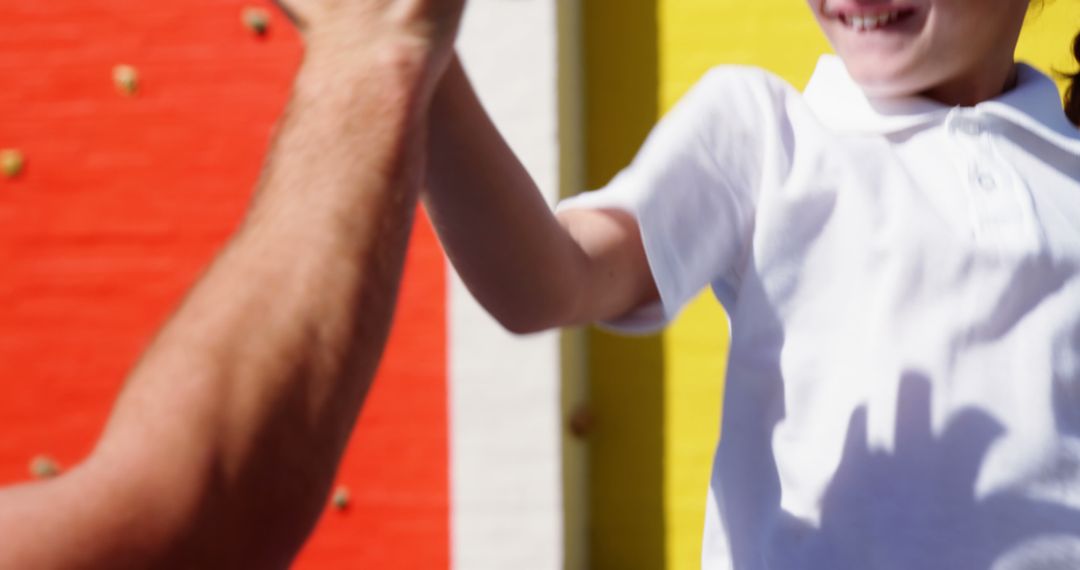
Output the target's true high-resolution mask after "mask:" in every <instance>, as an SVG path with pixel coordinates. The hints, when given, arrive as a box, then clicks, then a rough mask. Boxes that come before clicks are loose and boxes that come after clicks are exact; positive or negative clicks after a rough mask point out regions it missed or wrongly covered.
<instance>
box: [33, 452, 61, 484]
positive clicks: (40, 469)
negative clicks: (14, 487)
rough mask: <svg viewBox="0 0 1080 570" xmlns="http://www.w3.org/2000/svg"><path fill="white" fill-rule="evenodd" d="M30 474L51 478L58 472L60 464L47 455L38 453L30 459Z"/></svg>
mask: <svg viewBox="0 0 1080 570" xmlns="http://www.w3.org/2000/svg"><path fill="white" fill-rule="evenodd" d="M30 474H31V475H33V476H34V477H36V478H38V479H52V478H53V477H56V476H57V475H59V474H60V466H59V465H58V464H57V463H56V460H54V459H53V458H51V457H49V456H48V455H38V456H37V457H35V458H34V459H32V460H31V461H30Z"/></svg>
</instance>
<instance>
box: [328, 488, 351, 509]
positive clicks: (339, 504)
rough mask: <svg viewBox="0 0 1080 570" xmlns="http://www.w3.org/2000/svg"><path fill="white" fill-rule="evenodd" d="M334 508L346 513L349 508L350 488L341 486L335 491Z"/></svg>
mask: <svg viewBox="0 0 1080 570" xmlns="http://www.w3.org/2000/svg"><path fill="white" fill-rule="evenodd" d="M332 502H333V504H334V508H335V509H337V510H339V511H344V510H345V509H347V508H348V507H349V488H348V487H346V486H344V485H341V486H340V487H338V488H337V489H335V490H334V498H333V500H332Z"/></svg>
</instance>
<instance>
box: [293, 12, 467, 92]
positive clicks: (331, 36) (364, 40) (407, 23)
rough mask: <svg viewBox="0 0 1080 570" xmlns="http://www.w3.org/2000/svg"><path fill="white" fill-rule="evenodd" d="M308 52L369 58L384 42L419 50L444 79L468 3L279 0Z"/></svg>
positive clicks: (434, 73)
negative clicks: (324, 49) (443, 72)
mask: <svg viewBox="0 0 1080 570" xmlns="http://www.w3.org/2000/svg"><path fill="white" fill-rule="evenodd" d="M275 3H276V4H277V5H278V6H279V7H280V8H281V9H282V10H283V11H284V12H285V14H286V15H287V16H288V17H289V18H290V19H291V20H292V21H293V23H295V24H296V26H297V28H298V29H299V30H300V33H301V34H302V35H303V37H304V40H305V42H307V44H308V49H309V50H311V49H313V48H319V47H324V46H325V47H326V49H327V50H329V51H332V52H334V53H335V54H337V55H338V56H342V57H350V56H353V55H357V54H364V53H370V49H372V48H376V49H377V48H378V47H379V46H383V45H385V44H384V43H383V41H384V40H385V41H388V42H390V43H393V44H396V45H398V46H401V45H402V44H404V45H407V46H410V47H412V48H415V49H416V50H417V53H418V54H419V55H421V56H422V57H423V58H424V62H425V63H428V64H430V65H428V66H426V67H430V68H431V69H430V71H431V74H433V75H435V76H438V75H441V73H442V71H443V70H444V69H445V67H446V64H447V63H448V62H449V60H450V56H451V54H452V52H453V44H454V39H455V37H456V36H457V30H458V26H459V24H460V21H461V15H462V12H463V11H464V8H465V0H275Z"/></svg>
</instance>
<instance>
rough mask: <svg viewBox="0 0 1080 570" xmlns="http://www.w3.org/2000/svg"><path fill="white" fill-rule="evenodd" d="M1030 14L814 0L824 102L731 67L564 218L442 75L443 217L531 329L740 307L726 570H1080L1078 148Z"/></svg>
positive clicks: (458, 261) (1019, 5) (517, 319)
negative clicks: (1023, 58) (703, 296)
mask: <svg viewBox="0 0 1080 570" xmlns="http://www.w3.org/2000/svg"><path fill="white" fill-rule="evenodd" d="M1028 5H1029V0H993V1H992V2H987V1H986V0H915V1H912V2H894V1H891V0H880V1H874V2H871V1H868V0H811V1H810V7H811V8H812V9H813V11H814V13H815V15H816V16H817V19H818V22H819V24H820V25H821V27H822V29H823V31H824V32H825V34H826V35H827V36H828V37H829V40H830V41H831V43H832V45H833V46H834V48H835V49H836V51H837V53H838V54H839V58H836V57H826V58H823V59H822V61H821V63H820V65H819V67H818V69H817V71H816V72H815V74H814V77H813V79H812V80H811V82H810V85H809V86H808V88H807V89H806V92H805V94H800V93H798V92H796V91H795V90H794V89H792V88H791V87H790V86H788V85H786V84H785V83H783V82H782V81H781V80H779V79H778V78H776V77H774V76H772V75H770V74H768V73H766V72H764V71H760V70H756V69H750V68H740V67H721V68H717V69H716V70H714V71H712V72H710V73H709V74H708V75H706V76H705V77H704V78H703V79H702V80H701V81H700V83H699V84H698V85H697V86H696V87H695V88H694V89H693V90H692V91H691V92H690V93H689V94H688V95H687V96H686V97H685V99H684V100H683V101H682V102H680V104H679V105H678V106H677V107H676V108H675V109H674V110H673V111H672V112H671V113H670V114H668V115H667V116H666V117H665V118H664V119H663V121H662V122H661V124H660V125H659V126H658V127H657V128H656V130H655V131H654V132H653V133H652V135H650V137H649V139H648V141H647V142H646V144H645V146H644V147H643V149H642V150H641V152H640V154H639V155H638V157H637V158H636V159H635V160H634V162H633V164H632V165H631V166H630V167H629V168H628V169H626V170H625V171H623V172H622V173H621V174H619V175H618V176H617V177H616V178H615V179H614V180H613V181H612V182H611V183H610V185H609V186H608V187H607V188H605V189H603V190H600V191H598V192H594V193H588V194H584V195H582V196H579V197H577V198H574V199H571V200H568V201H566V202H564V203H563V204H562V205H561V206H560V208H559V210H558V214H557V216H552V215H550V214H549V213H548V210H547V208H546V207H545V205H544V203H543V200H542V199H541V197H540V195H539V194H538V193H537V192H536V191H535V189H534V187H533V186H532V182H531V181H530V180H529V179H528V176H527V175H526V174H525V173H524V171H523V169H522V168H521V167H520V165H519V164H518V163H517V162H516V160H515V159H514V157H513V155H512V154H511V153H510V151H509V150H508V149H507V148H506V146H505V144H504V143H503V142H502V140H501V139H500V138H499V137H498V135H497V134H496V132H495V130H494V128H493V127H492V125H491V124H490V121H489V120H488V119H487V117H486V116H485V115H484V113H483V110H482V109H481V108H480V106H479V104H478V103H477V101H476V99H475V96H474V95H473V94H472V92H471V90H470V88H469V86H468V82H467V79H466V78H465V76H464V74H463V72H462V70H461V68H460V66H458V65H456V64H454V65H452V66H451V69H450V70H449V72H448V73H447V75H446V76H444V78H443V83H442V85H441V87H440V91H439V93H438V94H437V95H436V98H435V100H434V102H433V107H432V109H431V118H432V130H431V136H430V141H429V148H430V150H431V154H430V157H429V160H430V163H429V167H428V168H429V171H428V181H429V186H430V188H429V190H428V191H427V195H426V198H425V200H426V203H427V206H428V209H429V212H430V214H431V215H432V217H433V219H434V222H435V225H436V227H437V228H438V230H439V232H440V235H441V237H442V239H443V242H444V244H445V246H446V248H447V250H448V252H449V255H450V257H451V259H452V261H453V263H454V264H455V266H456V268H457V269H458V271H459V272H460V273H461V275H462V277H463V278H464V280H465V282H466V283H467V284H468V286H469V287H470V289H471V290H472V292H473V293H474V294H475V295H476V297H477V298H478V299H479V300H480V301H481V302H482V303H483V304H484V305H485V307H487V309H488V310H489V311H491V312H492V314H493V315H495V316H496V317H497V318H499V319H500V321H501V322H502V323H503V324H504V325H505V326H507V327H508V328H509V329H511V330H514V331H519V332H524V331H531V330H538V329H543V328H548V327H554V326H561V325H571V324H578V323H585V322H590V321H594V320H607V321H609V322H610V323H612V324H613V325H614V326H617V327H621V328H624V329H627V330H647V329H653V328H656V327H659V326H661V325H662V324H663V323H665V322H667V321H668V320H669V319H671V318H672V317H673V316H674V315H675V314H676V313H677V311H678V310H679V308H680V307H681V306H682V305H683V304H684V303H686V302H687V301H688V300H689V299H691V298H692V297H693V296H694V295H696V294H697V293H698V291H699V290H700V289H701V288H702V287H704V286H706V285H709V286H711V287H712V289H713V291H714V292H715V293H716V296H717V297H718V298H719V299H720V301H721V302H722V303H723V305H724V306H725V308H726V309H727V311H728V314H729V315H730V318H731V330H732V344H731V356H730V363H729V366H728V378H727V385H726V386H727V387H726V390H727V392H726V396H725V407H724V414H723V416H724V426H723V438H722V439H721V441H720V443H719V445H718V448H717V452H716V458H715V462H714V467H713V473H712V481H711V485H710V492H709V497H708V508H707V516H706V523H705V540H704V553H703V566H704V567H705V568H708V569H722V568H725V569H726V568H734V569H740V570H742V569H754V570H757V569H766V568H769V569H776V568H780V569H792V568H808V569H827V570H836V569H868V568H882V569H898V570H899V569H936V568H941V569H950V570H955V569H969V568H970V569H985V568H1000V569H1005V568H1080V133H1078V131H1077V130H1076V128H1075V127H1074V126H1073V125H1072V124H1070V122H1069V120H1068V119H1067V118H1066V115H1065V114H1064V113H1063V112H1062V109H1061V103H1060V100H1059V99H1058V94H1057V90H1056V88H1055V86H1054V84H1053V82H1052V81H1051V80H1050V79H1048V78H1047V77H1045V76H1044V75H1042V74H1040V73H1039V72H1037V71H1036V70H1034V69H1032V68H1030V67H1028V66H1025V65H1023V64H1016V63H1014V61H1013V52H1014V49H1015V46H1016V41H1017V38H1018V36H1019V33H1020V29H1021V26H1022V23H1023V20H1024V16H1025V14H1026V12H1027V9H1028V7H1029V6H1028ZM1078 48H1080V46H1078ZM1071 109H1072V110H1073V115H1072V120H1073V121H1074V122H1078V121H1080V113H1077V112H1076V108H1075V106H1073V107H1071Z"/></svg>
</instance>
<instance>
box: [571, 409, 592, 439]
mask: <svg viewBox="0 0 1080 570" xmlns="http://www.w3.org/2000/svg"><path fill="white" fill-rule="evenodd" d="M595 426H596V418H595V417H594V416H593V413H592V409H590V407H589V405H588V404H584V403H582V404H579V405H578V406H577V407H575V408H574V411H573V412H571V414H570V418H569V420H568V421H567V427H568V428H569V430H570V434H571V435H573V436H574V437H576V438H578V439H585V438H586V437H588V436H589V434H590V433H592V431H593V429H594V428H595Z"/></svg>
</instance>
